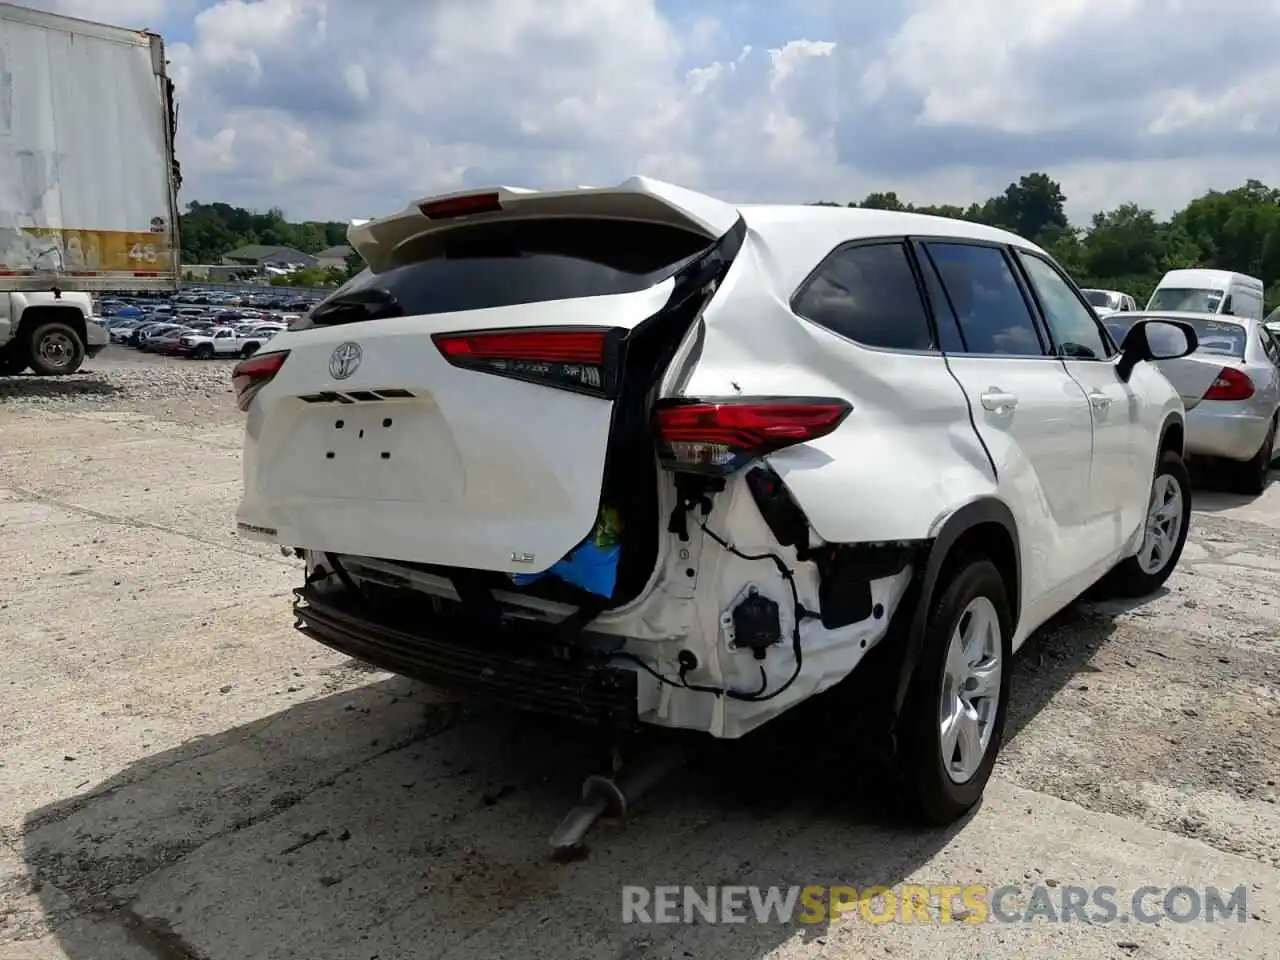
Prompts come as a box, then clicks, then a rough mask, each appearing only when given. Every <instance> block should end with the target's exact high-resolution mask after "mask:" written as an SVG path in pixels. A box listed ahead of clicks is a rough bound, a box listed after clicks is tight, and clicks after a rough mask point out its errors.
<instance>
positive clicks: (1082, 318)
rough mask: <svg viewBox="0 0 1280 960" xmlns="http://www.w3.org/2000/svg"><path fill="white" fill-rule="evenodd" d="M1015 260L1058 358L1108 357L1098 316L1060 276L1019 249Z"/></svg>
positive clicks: (1085, 358)
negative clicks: (1025, 280) (1021, 271)
mask: <svg viewBox="0 0 1280 960" xmlns="http://www.w3.org/2000/svg"><path fill="white" fill-rule="evenodd" d="M1017 257H1018V260H1019V261H1020V262H1021V263H1022V266H1023V268H1024V269H1025V270H1026V271H1027V277H1028V278H1029V279H1030V280H1031V286H1032V288H1033V289H1034V290H1035V293H1036V297H1037V298H1038V299H1039V300H1040V308H1041V309H1042V310H1043V311H1044V319H1045V323H1047V324H1048V325H1049V332H1050V333H1051V334H1052V335H1053V339H1054V342H1055V343H1056V344H1057V345H1058V354H1059V356H1062V357H1073V358H1077V359H1081V360H1101V359H1103V358H1104V357H1106V356H1108V355H1109V354H1110V352H1111V351H1110V349H1109V348H1108V346H1107V343H1106V341H1105V340H1104V339H1103V336H1102V330H1101V329H1099V327H1098V318H1097V315H1096V314H1095V313H1094V312H1093V311H1092V310H1091V309H1089V308H1088V307H1087V306H1085V305H1084V304H1083V303H1081V302H1080V298H1079V297H1077V296H1076V294H1075V291H1074V290H1072V289H1071V285H1070V284H1069V283H1067V281H1066V280H1065V279H1064V278H1063V276H1062V274H1060V273H1059V272H1058V271H1057V270H1056V269H1054V267H1053V265H1052V264H1050V263H1049V262H1048V261H1047V260H1042V259H1041V258H1040V257H1037V256H1034V255H1033V254H1029V253H1025V252H1023V251H1021V250H1019V251H1018V253H1017Z"/></svg>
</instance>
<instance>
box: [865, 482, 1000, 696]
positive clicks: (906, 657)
mask: <svg viewBox="0 0 1280 960" xmlns="http://www.w3.org/2000/svg"><path fill="white" fill-rule="evenodd" d="M926 556H927V559H926V560H925V563H924V570H923V571H922V572H921V574H920V575H919V576H918V579H917V580H916V582H915V584H913V586H912V589H911V593H910V596H911V600H912V602H911V603H910V604H909V605H908V604H904V608H901V609H900V611H899V614H900V617H901V619H899V620H898V621H897V626H896V627H895V629H902V630H905V636H904V641H905V642H904V643H903V644H901V646H900V647H899V649H901V656H900V658H898V659H897V663H898V667H897V673H898V675H897V683H896V691H895V696H894V698H893V703H892V713H893V715H894V716H895V717H896V716H897V715H898V711H899V710H900V709H901V708H902V705H903V702H904V701H905V699H906V695H907V689H908V687H909V686H910V684H911V682H912V679H913V676H914V674H915V669H916V664H917V663H918V662H919V659H920V653H921V647H922V644H923V643H924V634H925V626H926V623H927V621H928V619H929V617H930V616H931V615H932V614H933V607H934V604H935V603H936V602H937V598H938V597H939V596H941V595H942V592H943V591H944V590H945V589H946V586H945V584H946V583H947V581H948V579H949V578H950V577H951V576H952V575H953V574H954V573H955V571H956V570H957V569H958V567H960V566H961V565H962V564H964V563H965V562H967V561H969V560H971V559H973V558H974V557H985V558H987V559H989V560H990V561H991V562H992V563H994V564H995V566H996V569H997V570H998V571H999V572H1000V577H1001V579H1002V580H1003V581H1004V586H1005V591H1006V593H1007V594H1008V599H1009V611H1010V613H1011V615H1012V617H1013V623H1012V624H1010V629H1011V630H1016V629H1017V627H1018V621H1019V620H1020V619H1021V616H1022V560H1021V553H1020V550H1019V546H1018V540H1017V526H1016V523H1015V521H1014V518H1013V513H1012V512H1011V511H1010V510H1009V508H1008V506H1006V505H1005V504H1004V503H1002V502H1001V501H999V500H996V499H994V498H983V499H981V500H976V501H974V502H973V503H969V504H966V505H965V506H963V507H961V508H960V509H958V510H957V511H956V512H955V513H953V514H952V515H951V516H950V517H949V518H948V519H947V521H946V522H945V523H944V524H943V525H942V528H941V529H940V530H939V531H938V534H937V536H936V537H935V538H934V540H933V543H932V545H931V546H930V547H929V549H928V552H927V554H926ZM895 646H897V645H895ZM886 656H888V654H886Z"/></svg>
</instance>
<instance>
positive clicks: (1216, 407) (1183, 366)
mask: <svg viewBox="0 0 1280 960" xmlns="http://www.w3.org/2000/svg"><path fill="white" fill-rule="evenodd" d="M1149 318H1156V319H1169V320H1180V321H1183V322H1184V323H1189V324H1191V326H1193V327H1195V330H1196V334H1197V335H1198V337H1199V339H1200V346H1199V348H1198V349H1197V350H1196V352H1195V353H1193V354H1191V355H1190V356H1188V357H1180V358H1178V359H1176V360H1161V361H1159V362H1158V363H1157V364H1156V366H1158V367H1159V368H1160V371H1161V372H1162V373H1163V374H1164V375H1165V377H1167V378H1168V380H1169V382H1170V383H1172V384H1173V386H1174V388H1175V389H1176V390H1177V391H1178V393H1179V394H1180V395H1181V396H1182V402H1183V405H1184V406H1185V407H1186V409H1187V436H1186V450H1187V453H1188V454H1189V455H1191V456H1193V457H1211V458H1215V459H1219V460H1222V461H1225V462H1226V463H1227V465H1228V467H1229V469H1230V473H1231V479H1232V486H1234V487H1235V488H1236V489H1238V490H1239V491H1240V492H1241V493H1250V494H1258V493H1261V492H1262V491H1263V490H1265V489H1266V486H1267V476H1268V471H1269V470H1270V468H1271V464H1272V462H1273V461H1274V460H1275V459H1276V454H1277V423H1278V422H1280V420H1278V417H1280V339H1277V336H1276V335H1275V334H1273V333H1272V332H1271V331H1270V330H1269V329H1267V327H1266V325H1265V324H1263V323H1262V322H1261V321H1259V320H1250V319H1248V318H1247V317H1233V316H1223V315H1220V314H1197V313H1126V314H1112V315H1110V316H1108V317H1106V318H1105V319H1104V320H1103V323H1105V324H1106V326H1107V329H1108V330H1109V331H1110V332H1111V336H1112V337H1113V338H1114V339H1115V341H1116V342H1117V343H1119V342H1120V341H1122V340H1123V339H1124V335H1125V334H1126V333H1127V332H1128V330H1129V327H1130V326H1132V324H1133V323H1134V321H1136V320H1142V319H1149Z"/></svg>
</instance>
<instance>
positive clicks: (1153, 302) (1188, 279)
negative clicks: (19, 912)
mask: <svg viewBox="0 0 1280 960" xmlns="http://www.w3.org/2000/svg"><path fill="white" fill-rule="evenodd" d="M1263 290H1264V287H1263V285H1262V281H1261V280H1259V279H1258V278H1257V277H1250V276H1246V275H1245V274H1243V273H1232V272H1231V271H1230V270H1170V271H1169V272H1168V273H1166V274H1165V275H1164V276H1163V277H1161V278H1160V283H1159V284H1158V285H1157V286H1156V289H1155V292H1154V293H1152V294H1151V299H1150V300H1148V301H1147V311H1148V312H1151V311H1161V310H1169V311H1175V312H1178V313H1220V314H1227V315H1230V316H1233V317H1248V318H1250V319H1253V320H1261V319H1262V296H1263Z"/></svg>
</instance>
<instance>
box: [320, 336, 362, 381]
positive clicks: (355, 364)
mask: <svg viewBox="0 0 1280 960" xmlns="http://www.w3.org/2000/svg"><path fill="white" fill-rule="evenodd" d="M363 359H364V351H363V350H361V349H360V344H358V343H356V342H355V341H353V340H348V341H347V342H346V343H341V344H339V345H338V347H337V349H335V350H334V351H333V353H332V354H330V355H329V376H331V377H333V379H335V380H345V379H347V377H349V376H351V375H352V374H353V373H355V372H356V371H357V370H358V369H360V361H361V360H363Z"/></svg>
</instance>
